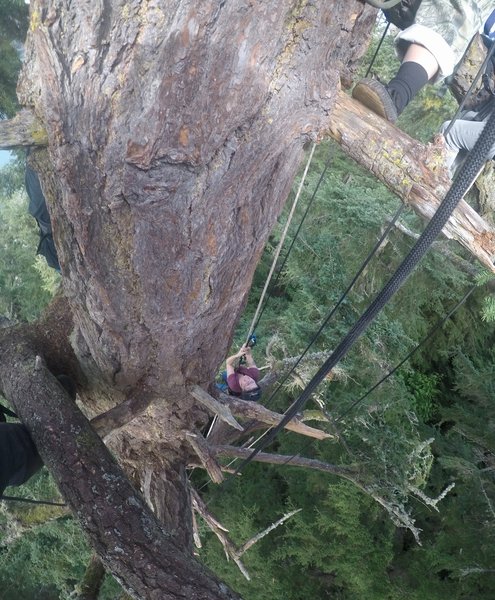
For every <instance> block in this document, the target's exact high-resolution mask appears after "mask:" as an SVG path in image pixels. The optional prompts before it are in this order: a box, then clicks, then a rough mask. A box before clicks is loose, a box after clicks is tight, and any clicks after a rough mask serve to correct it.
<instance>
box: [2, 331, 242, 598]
mask: <svg viewBox="0 0 495 600" xmlns="http://www.w3.org/2000/svg"><path fill="white" fill-rule="evenodd" d="M12 337H13V336H6V335H5V336H3V342H2V344H1V347H0V381H1V387H2V389H3V392H4V393H5V395H6V397H7V398H8V399H9V401H10V402H11V403H12V405H13V406H14V407H15V410H16V412H17V414H18V415H19V416H20V418H21V419H22V421H23V422H24V423H25V424H26V426H27V427H28V429H29V430H30V432H31V434H32V437H33V439H34V441H35V443H36V445H37V447H38V448H39V450H40V454H41V455H42V458H43V461H44V462H45V464H46V466H47V467H48V468H49V469H50V472H51V473H52V475H53V477H54V479H55V481H56V482H57V484H58V486H59V489H60V491H61V493H62V495H63V496H64V498H65V500H66V502H67V503H68V504H69V506H70V507H71V509H72V511H73V513H74V514H75V515H76V516H77V518H78V520H79V522H80V523H81V525H82V527H83V529H84V531H85V532H86V534H87V535H88V536H89V539H90V542H91V544H92V546H93V548H94V549H95V551H96V552H97V553H98V555H99V556H100V558H101V560H102V562H103V564H104V565H105V566H106V568H107V569H108V570H109V571H111V572H112V573H113V575H114V576H115V577H116V578H117V579H118V580H119V581H120V582H121V584H122V585H123V586H124V588H125V589H126V590H127V591H128V592H130V593H131V594H132V595H133V596H134V597H136V598H143V599H144V598H145V599H146V600H148V599H149V600H152V599H156V600H158V599H160V600H165V599H169V600H172V599H174V600H176V599H177V598H184V599H186V598H187V599H190V600H207V599H211V600H218V599H234V598H238V596H237V595H236V594H234V593H233V592H231V591H230V590H228V588H227V587H226V586H225V585H224V584H222V583H221V582H219V581H218V580H217V579H216V578H215V577H214V576H213V575H212V574H210V573H208V572H207V570H206V569H204V568H203V567H202V566H201V565H200V564H199V563H197V562H196V560H195V559H193V557H192V556H190V555H188V554H187V553H185V552H184V550H183V545H182V543H181V541H182V536H181V535H180V534H178V532H174V531H170V530H166V529H165V527H164V526H163V525H162V524H161V523H160V522H159V521H158V519H157V518H156V517H155V516H154V514H153V513H152V512H151V511H150V509H149V508H148V506H147V505H146V503H145V502H144V500H143V498H142V497H141V496H140V495H139V494H138V493H136V491H135V490H134V488H133V487H132V486H131V484H130V483H129V481H128V480H127V478H126V477H125V475H124V473H123V472H122V470H121V469H120V467H119V465H118V464H117V462H116V461H115V459H114V458H113V457H112V455H111V454H110V452H109V451H108V450H107V448H106V447H105V445H104V444H103V442H102V441H101V439H100V438H99V437H98V435H97V434H96V433H95V432H94V430H93V429H92V427H91V425H90V424H89V422H88V420H87V419H86V418H85V417H84V415H83V414H82V413H81V412H80V411H79V409H78V408H77V406H76V405H75V404H73V403H72V402H71V401H70V400H69V398H68V397H67V395H66V394H65V392H64V390H63V389H62V388H61V387H60V385H59V384H58V382H57V381H56V379H55V378H54V377H53V376H52V375H51V373H50V372H49V371H48V370H47V369H46V368H45V367H44V366H43V365H42V364H41V361H40V360H36V356H35V354H34V353H33V352H32V351H31V350H30V346H29V340H20V339H19V338H18V339H17V340H16V341H13V339H12ZM164 476H165V477H167V478H171V479H177V477H178V476H177V473H175V472H174V471H173V469H172V468H170V469H169V470H168V471H167V472H166V473H164ZM181 485H182V486H183V489H184V495H185V497H186V496H187V497H188V491H187V488H186V481H185V478H184V481H182V482H181ZM185 505H186V509H185V510H189V509H188V502H186V503H185ZM189 512H190V510H189Z"/></svg>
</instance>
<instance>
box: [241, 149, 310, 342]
mask: <svg viewBox="0 0 495 600" xmlns="http://www.w3.org/2000/svg"><path fill="white" fill-rule="evenodd" d="M315 148H316V143H315V142H313V145H312V147H311V151H310V153H309V157H308V161H307V162H306V167H305V168H304V173H303V176H302V178H301V181H300V183H299V187H298V189H297V193H296V197H295V198H294V202H293V203H292V208H291V209H290V213H289V216H288V217H287V222H286V224H285V228H284V231H283V232H282V237H281V238H280V241H279V243H278V246H277V249H276V250H275V255H274V257H273V262H272V266H271V268H270V272H269V273H268V277H267V278H266V281H265V286H264V287H263V291H262V292H261V297H260V300H259V302H258V307H257V308H256V312H255V314H254V317H253V320H252V321H251V325H250V326H249V331H248V335H247V338H246V342H245V343H246V344H247V343H248V342H249V340H250V338H251V336H252V335H253V332H254V324H255V323H256V321H257V319H258V314H259V312H260V310H261V306H262V304H263V301H264V299H265V294H266V291H267V289H268V286H269V284H270V280H271V278H272V275H273V271H274V270H275V265H276V264H277V260H278V256H279V254H280V251H281V250H282V246H283V245H284V242H285V237H286V235H287V232H288V230H289V226H290V224H291V221H292V217H293V216H294V212H295V210H296V206H297V203H298V201H299V197H300V196H301V191H302V188H303V185H304V182H305V180H306V175H307V174H308V170H309V166H310V164H311V161H312V159H313V154H314V152H315Z"/></svg>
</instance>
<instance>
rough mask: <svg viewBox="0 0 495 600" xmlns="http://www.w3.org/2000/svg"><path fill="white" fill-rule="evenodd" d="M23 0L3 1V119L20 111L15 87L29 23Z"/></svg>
mask: <svg viewBox="0 0 495 600" xmlns="http://www.w3.org/2000/svg"><path fill="white" fill-rule="evenodd" d="M28 10H29V8H28V6H27V5H26V3H25V2H23V0H0V118H2V119H5V118H8V117H12V116H13V115H14V114H15V113H16V111H17V110H18V104H17V98H16V95H15V88H16V84H17V78H18V76H19V71H20V68H21V56H20V55H21V49H22V44H23V43H24V39H25V37H26V31H27V26H28Z"/></svg>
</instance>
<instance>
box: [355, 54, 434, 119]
mask: <svg viewBox="0 0 495 600" xmlns="http://www.w3.org/2000/svg"><path fill="white" fill-rule="evenodd" d="M437 71H438V63H437V61H436V60H435V57H434V56H433V55H432V54H431V53H430V52H429V51H428V50H427V49H426V48H424V47H423V46H419V45H418V44H410V46H409V48H408V50H407V52H406V54H405V57H404V62H403V63H402V64H401V66H400V68H399V70H398V71H397V74H396V75H395V77H393V78H392V79H391V80H390V81H389V83H388V84H387V85H383V84H382V83H380V82H379V81H377V80H376V79H368V78H367V79H362V80H361V81H360V82H359V83H358V84H357V85H356V86H355V87H354V89H353V91H352V96H353V98H355V99H356V100H358V101H359V102H361V104H364V105H365V106H367V107H368V108H369V109H371V110H372V111H373V112H375V113H376V114H378V115H380V116H381V117H383V118H384V119H386V120H387V121H390V122H391V123H395V121H396V120H397V117H398V116H399V115H400V114H401V113H402V111H403V110H404V109H405V107H406V106H407V105H408V104H409V102H410V101H411V100H412V99H413V98H414V96H415V95H416V94H417V93H418V92H419V90H420V89H421V88H422V87H424V86H425V85H426V84H427V83H428V81H429V80H430V79H431V78H432V77H433V76H434V75H435V73H436V72H437Z"/></svg>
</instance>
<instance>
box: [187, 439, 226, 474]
mask: <svg viewBox="0 0 495 600" xmlns="http://www.w3.org/2000/svg"><path fill="white" fill-rule="evenodd" d="M186 438H187V440H188V442H189V443H190V444H191V446H192V447H193V450H194V452H196V454H197V455H198V457H199V460H200V461H201V464H202V465H203V467H204V468H205V469H206V471H207V473H208V475H209V476H210V479H211V480H212V481H213V483H222V481H223V480H224V477H223V473H222V469H221V468H220V465H219V464H218V463H217V461H216V460H215V458H214V457H213V456H212V455H211V453H210V451H209V446H208V444H207V443H206V440H205V439H204V437H203V436H201V435H196V434H195V433H192V432H190V431H187V432H186Z"/></svg>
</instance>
